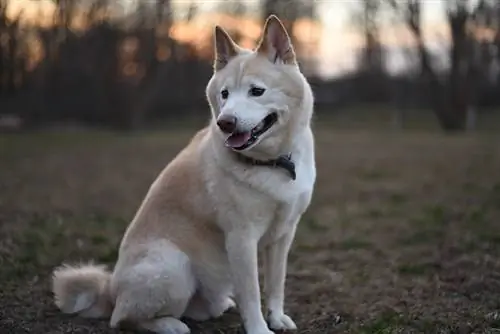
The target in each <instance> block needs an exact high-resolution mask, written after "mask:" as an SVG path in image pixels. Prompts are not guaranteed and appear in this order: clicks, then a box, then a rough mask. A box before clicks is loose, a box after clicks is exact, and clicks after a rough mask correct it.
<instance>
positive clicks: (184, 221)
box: [52, 15, 316, 334]
mask: <svg viewBox="0 0 500 334" xmlns="http://www.w3.org/2000/svg"><path fill="white" fill-rule="evenodd" d="M257 45H258V46H257V47H256V48H255V49H254V50H250V49H245V48H242V47H240V46H238V45H237V44H236V43H235V42H234V41H233V40H232V39H231V37H230V36H229V35H228V33H227V32H226V31H225V30H224V29H222V28H221V27H219V26H216V27H215V30H214V49H215V61H214V66H213V67H214V71H213V75H212V77H211V78H210V80H209V82H208V84H207V87H206V95H207V100H208V104H209V106H210V109H211V116H212V117H211V118H210V122H208V124H207V126H206V127H205V128H203V129H201V130H200V131H199V132H198V133H197V134H195V135H194V137H193V138H192V139H191V141H190V142H189V143H188V144H187V146H186V147H185V148H184V149H183V150H182V151H180V152H179V153H178V155H177V156H176V157H175V158H174V159H173V160H172V161H171V162H170V163H169V164H168V165H167V166H166V167H165V168H164V170H163V171H162V172H161V173H160V175H159V176H158V177H157V179H156V180H155V181H154V182H153V184H152V185H151V187H150V189H149V190H148V193H147V195H146V197H145V199H144V200H143V202H142V203H141V205H140V207H139V209H138V211H137V212H136V214H135V216H134V219H133V221H132V222H131V224H130V225H129V226H128V228H127V230H126V232H125V234H124V236H123V239H122V241H121V244H120V249H119V255H118V260H117V262H116V264H115V268H114V270H113V271H112V272H111V271H108V270H107V269H106V268H105V266H101V265H97V264H93V263H92V262H91V263H86V264H62V265H61V266H59V267H57V268H55V269H54V272H53V276H52V289H53V293H54V299H55V304H56V305H57V307H58V308H59V309H60V310H61V311H62V312H64V313H68V314H77V315H79V316H83V317H89V318H108V319H110V320H109V325H110V327H112V328H116V327H121V326H122V325H126V324H132V325H133V326H134V327H135V328H138V329H142V330H147V331H151V332H156V333H162V334H185V333H189V332H190V329H189V327H188V326H187V325H186V324H185V323H184V322H183V321H182V320H181V319H185V318H191V319H194V320H196V321H203V320H207V319H210V318H215V317H219V316H221V315H222V314H223V313H225V312H226V311H227V310H228V309H230V308H233V307H237V309H238V311H239V314H240V315H241V318H242V323H243V327H244V329H245V331H246V333H248V334H271V333H274V332H273V331H272V330H295V329H296V328H297V326H296V324H295V323H294V321H293V320H292V319H291V318H290V317H289V316H288V315H286V313H285V311H284V299H285V298H284V294H285V293H284V291H285V280H286V272H287V258H288V253H289V250H290V247H291V245H292V243H293V239H294V236H295V232H296V229H297V225H298V223H299V220H300V218H301V216H302V215H303V214H304V212H305V211H306V210H307V208H308V207H309V205H310V202H311V197H312V194H313V190H314V184H315V179H316V166H315V152H314V136H313V132H312V129H311V119H312V115H313V102H314V98H313V93H312V90H311V87H310V85H309V83H308V82H307V80H306V78H305V77H304V75H303V74H302V72H301V70H300V67H299V65H298V63H297V60H296V54H295V51H294V48H293V45H292V43H291V40H290V38H289V35H288V33H287V31H286V29H285V28H284V26H283V24H282V23H281V21H280V20H279V19H278V18H277V17H276V16H274V15H271V16H269V17H268V18H267V20H266V22H265V24H264V28H263V35H262V37H261V39H260V42H259V43H258V44H257ZM259 254H260V255H261V257H262V266H263V270H264V275H263V281H264V282H263V294H264V297H265V301H266V307H267V309H266V312H265V315H264V314H263V310H262V309H261V307H262V306H261V291H260V285H259V275H258V270H259V266H258V257H259Z"/></svg>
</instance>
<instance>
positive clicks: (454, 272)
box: [0, 129, 500, 334]
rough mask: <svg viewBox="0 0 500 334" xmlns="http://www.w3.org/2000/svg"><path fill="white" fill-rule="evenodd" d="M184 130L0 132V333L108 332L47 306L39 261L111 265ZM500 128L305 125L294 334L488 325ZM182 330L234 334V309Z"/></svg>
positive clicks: (45, 273)
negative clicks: (312, 135)
mask: <svg viewBox="0 0 500 334" xmlns="http://www.w3.org/2000/svg"><path fill="white" fill-rule="evenodd" d="M192 133H193V130H182V131H181V130H176V131H175V132H172V131H170V132H168V133H167V132H166V131H165V132H163V133H162V132H159V131H157V132H154V133H144V134H137V135H117V134H110V133H96V132H92V133H72V134H67V133H66V134H50V133H48V134H47V133H45V134H29V135H23V136H18V135H10V136H1V137H0V162H1V163H0V265H1V272H0V280H1V286H2V288H1V290H0V305H1V306H0V332H1V333H16V334H17V333H69V332H71V333H112V332H115V331H110V330H109V329H108V327H107V323H106V321H89V320H85V319H78V318H72V317H67V316H63V315H61V314H60V313H59V312H58V311H57V310H56V308H55V307H54V305H53V304H52V300H51V294H50V289H49V284H48V283H49V280H48V279H49V275H50V271H51V268H52V267H53V266H55V265H58V264H59V263H60V262H61V261H63V260H88V259H91V258H94V259H96V260H97V261H100V262H105V263H109V264H111V265H112V264H113V262H114V260H115V259H116V251H117V246H118V243H119V241H120V238H121V236H122V233H123V232H124V230H125V228H126V225H127V223H128V221H129V220H130V219H131V217H132V215H133V214H134V212H135V210H136V209H137V207H138V205H139V203H140V201H141V200H142V198H143V196H144V195H145V193H146V191H147V188H148V187H149V185H150V183H151V182H152V181H153V180H154V178H155V177H156V175H157V174H158V172H159V171H160V169H161V168H162V167H163V166H164V165H165V164H166V163H168V161H169V160H170V159H171V158H172V157H173V156H174V155H175V154H176V152H178V151H179V149H180V148H181V147H182V146H183V145H184V144H185V143H186V142H187V140H188V139H189V137H190V136H191V135H192ZM499 144H500V137H498V136H494V135H474V136H443V135H435V134H429V133H426V134H423V133H416V132H415V133H412V134H394V133H393V134H387V133H386V134H381V133H376V132H371V133H367V132H354V131H345V132H342V131H335V132H333V131H331V130H328V129H318V131H317V163H318V169H319V178H318V182H317V188H316V193H315V197H314V200H313V205H312V207H311V208H310V210H309V212H308V215H307V216H306V217H305V218H304V220H303V222H302V223H301V227H300V230H299V233H298V236H297V240H296V242H295V244H294V249H293V252H292V254H291V257H290V266H289V279H288V283H287V308H288V311H289V313H290V314H291V315H292V316H293V317H294V318H295V319H296V321H297V322H298V325H299V327H300V330H299V333H323V334H325V333H348V332H349V333H472V332H474V333H494V332H496V331H497V330H500V313H499V307H500V262H499V260H498V255H500V225H499V224H498V222H499V221H500V145H499ZM192 328H193V332H194V333H240V332H241V328H240V324H239V319H238V316H237V315H236V314H229V315H227V316H225V317H223V319H221V320H219V321H216V322H210V323H205V324H192Z"/></svg>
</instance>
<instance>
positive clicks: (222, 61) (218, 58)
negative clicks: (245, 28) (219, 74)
mask: <svg viewBox="0 0 500 334" xmlns="http://www.w3.org/2000/svg"><path fill="white" fill-rule="evenodd" d="M214 35H215V60H214V70H215V71H219V70H221V69H223V68H224V67H225V66H226V65H227V63H228V62H229V60H230V59H231V58H233V57H235V56H236V55H237V54H238V50H237V46H236V44H235V43H234V42H233V40H232V39H231V37H230V36H229V34H228V33H227V32H226V31H225V30H224V29H222V28H221V27H220V26H215V32H214Z"/></svg>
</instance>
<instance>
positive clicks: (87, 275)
mask: <svg viewBox="0 0 500 334" xmlns="http://www.w3.org/2000/svg"><path fill="white" fill-rule="evenodd" d="M110 279H111V273H110V272H109V271H107V269H106V267H105V266H99V265H94V264H82V265H77V266H70V265H62V266H60V267H58V268H56V269H55V270H54V272H53V275H52V292H53V293H54V298H55V304H56V305H57V307H59V309H60V310H61V311H62V312H64V313H70V314H78V315H80V316H82V317H86V318H107V317H110V316H111V313H112V312H113V302H112V301H111V297H110V294H109V282H110Z"/></svg>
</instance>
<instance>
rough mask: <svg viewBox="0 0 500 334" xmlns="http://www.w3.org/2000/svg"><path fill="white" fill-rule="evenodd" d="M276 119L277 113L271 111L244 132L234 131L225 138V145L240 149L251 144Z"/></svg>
mask: <svg viewBox="0 0 500 334" xmlns="http://www.w3.org/2000/svg"><path fill="white" fill-rule="evenodd" d="M277 121H278V114H277V113H276V112H273V113H271V114H269V115H267V116H266V117H265V118H264V119H263V120H262V121H261V122H260V123H259V124H257V126H256V127H254V128H253V129H252V130H250V131H246V132H238V131H236V132H234V133H232V134H231V135H230V136H229V137H228V138H227V139H226V146H228V147H231V148H232V149H233V150H237V151H242V150H244V149H247V148H249V147H250V146H252V145H253V144H254V143H255V142H257V140H258V139H259V138H260V136H262V135H263V134H264V133H266V132H267V131H268V130H269V129H270V128H271V127H272V126H273V125H274V124H275V123H276V122H277Z"/></svg>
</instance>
